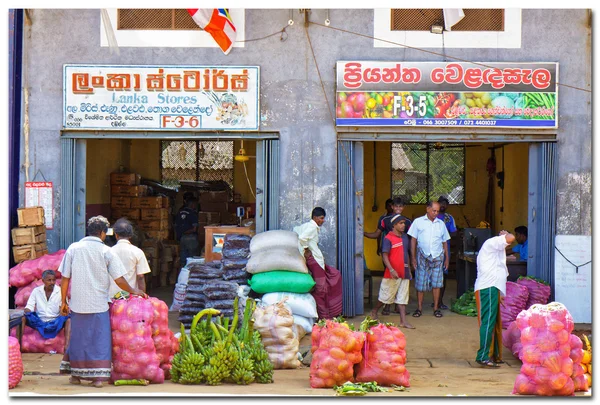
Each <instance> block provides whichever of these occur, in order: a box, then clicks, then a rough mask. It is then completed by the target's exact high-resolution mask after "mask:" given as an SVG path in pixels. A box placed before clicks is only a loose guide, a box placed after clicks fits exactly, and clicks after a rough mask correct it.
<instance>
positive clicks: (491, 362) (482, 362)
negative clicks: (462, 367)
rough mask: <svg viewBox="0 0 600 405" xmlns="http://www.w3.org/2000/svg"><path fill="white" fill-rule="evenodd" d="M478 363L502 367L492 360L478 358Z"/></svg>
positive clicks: (489, 366) (491, 366) (484, 365)
mask: <svg viewBox="0 0 600 405" xmlns="http://www.w3.org/2000/svg"><path fill="white" fill-rule="evenodd" d="M477 364H479V365H481V366H483V367H488V368H498V367H500V365H499V364H496V363H494V362H493V361H491V360H489V359H488V360H477Z"/></svg>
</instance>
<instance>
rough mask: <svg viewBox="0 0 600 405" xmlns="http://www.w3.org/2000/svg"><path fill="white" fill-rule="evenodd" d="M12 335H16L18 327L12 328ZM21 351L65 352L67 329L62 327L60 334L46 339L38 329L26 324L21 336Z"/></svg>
mask: <svg viewBox="0 0 600 405" xmlns="http://www.w3.org/2000/svg"><path fill="white" fill-rule="evenodd" d="M10 336H13V337H16V336H17V331H16V328H13V329H11V331H10ZM21 352H23V353H50V352H54V353H61V354H62V353H64V352H65V329H64V328H62V329H61V330H60V331H59V332H58V334H57V335H56V336H55V337H53V338H51V339H44V338H43V337H42V335H40V332H38V331H37V329H33V328H30V327H29V326H25V329H24V330H23V336H22V337H21Z"/></svg>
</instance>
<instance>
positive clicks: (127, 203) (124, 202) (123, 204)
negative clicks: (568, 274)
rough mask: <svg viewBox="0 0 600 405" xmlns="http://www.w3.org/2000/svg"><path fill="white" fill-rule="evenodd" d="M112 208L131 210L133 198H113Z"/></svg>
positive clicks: (111, 199)
mask: <svg viewBox="0 0 600 405" xmlns="http://www.w3.org/2000/svg"><path fill="white" fill-rule="evenodd" d="M110 208H131V198H129V197H111V198H110Z"/></svg>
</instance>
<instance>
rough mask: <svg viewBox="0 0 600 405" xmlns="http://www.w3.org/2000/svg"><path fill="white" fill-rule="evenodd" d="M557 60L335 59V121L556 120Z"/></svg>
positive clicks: (533, 123) (464, 123)
mask: <svg viewBox="0 0 600 405" xmlns="http://www.w3.org/2000/svg"><path fill="white" fill-rule="evenodd" d="M557 77H558V63H496V62H482V63H457V62H377V61H342V62H337V103H336V125H338V126H425V127H447V126H456V127H503V128H557V126H558V115H557V114H558V105H557V85H556V78H557Z"/></svg>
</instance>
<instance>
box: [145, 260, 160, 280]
mask: <svg viewBox="0 0 600 405" xmlns="http://www.w3.org/2000/svg"><path fill="white" fill-rule="evenodd" d="M148 265H149V266H150V270H151V272H150V274H152V275H153V276H158V273H160V261H159V260H158V258H153V259H148Z"/></svg>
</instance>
